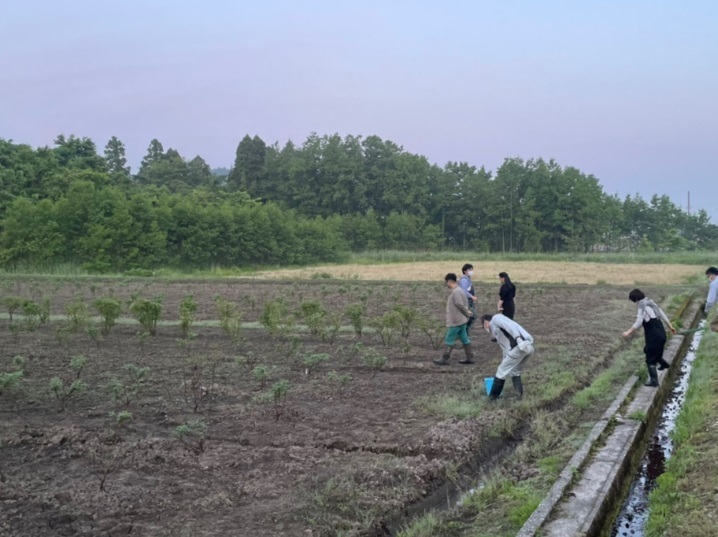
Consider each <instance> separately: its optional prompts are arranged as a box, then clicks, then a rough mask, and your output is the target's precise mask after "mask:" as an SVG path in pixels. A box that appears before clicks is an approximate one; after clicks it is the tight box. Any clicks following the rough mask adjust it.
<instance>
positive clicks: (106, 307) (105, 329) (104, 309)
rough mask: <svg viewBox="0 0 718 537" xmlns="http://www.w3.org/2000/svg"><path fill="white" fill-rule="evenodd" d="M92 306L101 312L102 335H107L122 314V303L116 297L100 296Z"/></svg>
mask: <svg viewBox="0 0 718 537" xmlns="http://www.w3.org/2000/svg"><path fill="white" fill-rule="evenodd" d="M92 306H93V307H94V308H95V309H96V310H97V313H99V314H100V320H101V321H100V326H101V331H102V335H103V336H107V335H108V334H109V333H110V330H111V329H112V327H113V326H115V324H116V323H117V319H119V318H120V315H121V314H122V304H121V303H120V301H119V300H116V299H114V298H98V299H97V300H95V301H94V302H93V303H92Z"/></svg>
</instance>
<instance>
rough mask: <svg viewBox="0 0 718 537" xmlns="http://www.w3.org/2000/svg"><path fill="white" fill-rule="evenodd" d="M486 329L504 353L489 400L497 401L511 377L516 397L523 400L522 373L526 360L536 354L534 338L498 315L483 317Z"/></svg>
mask: <svg viewBox="0 0 718 537" xmlns="http://www.w3.org/2000/svg"><path fill="white" fill-rule="evenodd" d="M481 321H482V322H483V323H484V329H485V330H486V331H487V332H488V333H490V334H491V335H492V336H493V338H494V340H495V341H496V342H497V343H498V344H499V346H500V347H501V350H502V351H503V355H504V356H503V359H502V360H501V363H500V364H499V367H498V369H497V370H496V375H494V382H493V384H492V385H491V393H489V399H490V400H492V401H496V400H497V399H498V398H499V396H500V395H501V392H502V391H503V389H504V383H505V382H506V379H507V378H508V377H509V376H510V377H511V382H512V383H513V385H514V391H515V392H516V397H518V398H519V399H521V398H522V397H523V395H524V386H523V383H522V382H521V371H522V370H523V366H524V364H525V363H526V360H528V359H529V358H531V357H532V356H533V354H534V338H533V336H532V335H531V334H529V333H528V332H527V331H526V330H525V329H524V328H523V327H522V326H521V325H520V324H519V323H517V322H516V321H513V320H511V319H509V318H508V317H506V316H505V315H502V314H501V313H497V314H496V315H491V314H488V313H487V314H486V315H483V316H482V317H481Z"/></svg>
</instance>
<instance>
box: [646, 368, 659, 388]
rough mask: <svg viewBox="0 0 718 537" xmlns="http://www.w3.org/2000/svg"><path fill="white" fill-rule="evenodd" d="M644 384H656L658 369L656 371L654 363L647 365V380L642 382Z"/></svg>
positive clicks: (653, 385) (654, 385)
mask: <svg viewBox="0 0 718 537" xmlns="http://www.w3.org/2000/svg"><path fill="white" fill-rule="evenodd" d="M643 385H644V386H652V387H656V386H658V371H656V366H655V365H649V366H648V380H647V381H646V382H645V383H644V384H643Z"/></svg>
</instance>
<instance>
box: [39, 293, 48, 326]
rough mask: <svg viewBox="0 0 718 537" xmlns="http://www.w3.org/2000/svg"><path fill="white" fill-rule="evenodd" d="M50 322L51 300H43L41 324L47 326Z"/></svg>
mask: <svg viewBox="0 0 718 537" xmlns="http://www.w3.org/2000/svg"><path fill="white" fill-rule="evenodd" d="M49 321H50V299H49V298H43V299H42V303H41V304H40V322H41V323H42V324H45V323H47V322H49Z"/></svg>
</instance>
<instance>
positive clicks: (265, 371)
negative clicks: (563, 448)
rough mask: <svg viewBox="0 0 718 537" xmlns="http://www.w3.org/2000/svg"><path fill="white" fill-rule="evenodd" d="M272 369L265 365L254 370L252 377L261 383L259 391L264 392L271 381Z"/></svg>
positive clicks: (260, 365)
mask: <svg viewBox="0 0 718 537" xmlns="http://www.w3.org/2000/svg"><path fill="white" fill-rule="evenodd" d="M269 374H270V369H269V367H267V366H266V365H264V364H259V365H257V366H256V367H254V369H252V376H253V377H254V379H255V380H256V381H258V382H259V389H260V390H263V389H264V388H265V386H266V385H267V380H268V379H269Z"/></svg>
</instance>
